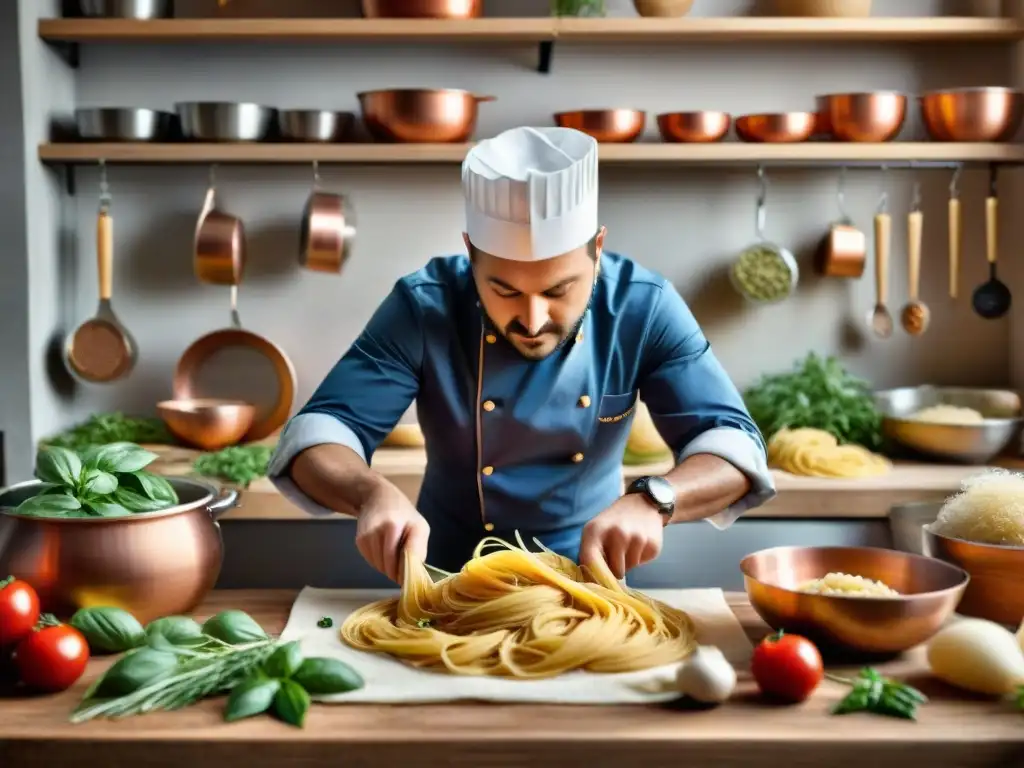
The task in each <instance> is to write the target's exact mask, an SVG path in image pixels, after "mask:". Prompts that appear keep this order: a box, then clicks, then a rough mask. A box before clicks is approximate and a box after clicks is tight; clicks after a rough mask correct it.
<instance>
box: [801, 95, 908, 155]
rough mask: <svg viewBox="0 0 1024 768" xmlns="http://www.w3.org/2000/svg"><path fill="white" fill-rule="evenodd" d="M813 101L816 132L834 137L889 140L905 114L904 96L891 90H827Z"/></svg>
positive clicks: (848, 139)
mask: <svg viewBox="0 0 1024 768" xmlns="http://www.w3.org/2000/svg"><path fill="white" fill-rule="evenodd" d="M817 102H818V114H819V116H823V117H821V118H820V120H819V125H818V131H817V132H824V133H828V134H829V135H830V136H831V137H832V138H834V139H836V140H838V141H865V142H874V143H880V142H883V141H892V140H893V139H894V138H896V136H897V135H898V134H899V132H900V129H901V128H902V127H903V121H904V119H905V118H906V116H907V97H906V96H905V95H904V94H902V93H896V92H895V91H874V92H868V93H830V94H825V95H824V96H819V97H818V99H817ZM822 129H824V130H822Z"/></svg>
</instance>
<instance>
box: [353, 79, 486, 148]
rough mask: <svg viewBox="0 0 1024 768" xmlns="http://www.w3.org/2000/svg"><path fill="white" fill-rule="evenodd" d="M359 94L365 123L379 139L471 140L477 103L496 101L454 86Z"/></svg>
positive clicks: (437, 141)
mask: <svg viewBox="0 0 1024 768" xmlns="http://www.w3.org/2000/svg"><path fill="white" fill-rule="evenodd" d="M358 96H359V105H360V107H362V111H363V123H364V124H365V125H366V129H367V130H368V131H369V132H370V134H371V135H372V136H373V137H374V138H375V139H377V140H378V141H387V142H409V143H427V144H433V143H440V144H448V143H451V144H459V143H462V142H465V141H469V139H470V138H471V137H472V135H473V131H475V130H476V120H477V105H478V104H480V102H482V101H494V100H495V97H494V96H477V95H476V94H473V93H470V92H469V91H460V90H456V89H454V88H437V89H432V88H392V89H390V90H383V91H363V92H362V93H360V94H358Z"/></svg>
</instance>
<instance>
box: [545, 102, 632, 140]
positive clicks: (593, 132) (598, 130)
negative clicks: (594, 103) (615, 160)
mask: <svg viewBox="0 0 1024 768" xmlns="http://www.w3.org/2000/svg"><path fill="white" fill-rule="evenodd" d="M646 122H647V113H645V112H641V111H640V110H638V109H580V110H576V111H574V112H556V113H555V124H556V125H559V126H560V127H562V128H575V129H576V130H577V131H582V132H583V133H586V134H589V135H590V136H593V137H594V138H595V139H597V140H598V141H603V142H608V143H618V144H625V143H628V142H631V141H636V140H637V139H638V138H639V137H640V134H641V133H643V132H644V124H645V123H646Z"/></svg>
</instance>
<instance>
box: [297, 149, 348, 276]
mask: <svg viewBox="0 0 1024 768" xmlns="http://www.w3.org/2000/svg"><path fill="white" fill-rule="evenodd" d="M355 239H356V217H355V210H353V208H352V203H351V202H350V201H349V200H348V199H347V198H346V197H345V196H344V195H336V194H333V193H331V192H323V191H322V190H321V189H320V173H319V165H318V164H317V163H316V162H314V163H313V191H312V192H310V194H309V199H308V200H306V207H305V209H304V210H303V213H302V232H301V234H300V238H299V264H300V265H301V266H303V267H305V268H306V269H311V270H313V271H314V272H333V273H336V274H337V273H340V272H341V270H342V267H344V266H345V262H346V261H347V260H348V257H349V254H350V253H351V252H352V247H353V246H354V245H355Z"/></svg>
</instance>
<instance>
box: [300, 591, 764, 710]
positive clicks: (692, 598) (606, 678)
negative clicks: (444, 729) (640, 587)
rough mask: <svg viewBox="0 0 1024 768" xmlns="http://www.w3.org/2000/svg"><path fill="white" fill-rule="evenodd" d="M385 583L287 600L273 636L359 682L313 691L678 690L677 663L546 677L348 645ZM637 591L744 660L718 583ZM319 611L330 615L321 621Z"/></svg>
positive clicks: (609, 699) (351, 697)
mask: <svg viewBox="0 0 1024 768" xmlns="http://www.w3.org/2000/svg"><path fill="white" fill-rule="evenodd" d="M395 594H396V592H395V591H392V590H333V589H316V588H314V587H306V588H305V589H303V590H302V592H301V593H300V594H299V597H298V599H297V600H296V601H295V604H294V605H293V606H292V610H291V615H290V616H289V617H288V624H287V626H286V627H285V629H284V632H283V633H282V635H281V637H282V639H284V640H299V641H300V642H301V644H302V652H303V655H305V656H307V657H309V656H326V657H329V658H335V659H339V660H341V661H344V662H346V663H347V664H349V665H351V666H352V667H353V668H354V669H356V670H357V671H358V672H359V673H360V674H361V675H362V677H363V679H364V680H365V681H366V685H365V686H364V687H363V688H362V689H360V690H358V691H353V692H351V693H346V694H342V695H337V696H322V697H315V698H316V699H317V700H318V701H324V702H331V703H338V704H344V703H352V704H355V703H375V704H417V703H430V702H448V701H458V700H466V699H471V700H476V701H495V702H534V703H551V704H649V703H652V702H659V701H668V700H670V699H674V698H678V696H679V694H678V693H677V692H673V691H670V690H666V689H665V685H664V684H665V682H666V681H669V680H671V679H672V677H673V675H674V674H675V670H676V668H677V665H670V666H666V667H658V668H655V669H651V670H645V671H641V672H627V673H622V674H596V673H590V672H572V673H569V674H567V675H561V676H560V677H557V678H552V679H548V680H509V679H503V678H493V677H471V676H464V675H451V674H448V673H443V672H433V671H427V670H422V669H415V668H413V667H410V666H408V665H406V664H403V663H402V662H400V661H397V660H395V659H393V658H391V657H389V656H387V655H385V654H379V653H365V652H362V651H357V650H354V649H352V648H349V647H348V646H347V645H345V644H344V643H343V642H342V641H341V639H340V638H339V636H338V632H339V630H340V628H341V625H342V623H343V622H344V621H345V618H346V617H347V616H348V615H349V614H351V613H352V612H353V611H354V610H356V609H357V608H360V607H362V606H363V605H366V604H367V603H369V602H373V601H374V600H379V599H381V598H384V597H391V596H393V595H395ZM645 594H647V595H650V596H651V597H653V598H655V599H657V600H660V601H662V602H664V603H666V604H668V605H671V606H673V607H675V608H678V609H680V610H683V611H686V612H687V613H689V614H690V615H691V616H692V617H693V619H694V621H695V622H696V624H697V627H698V642H699V643H701V644H702V645H714V646H717V647H718V648H719V649H720V650H721V651H722V653H723V654H724V655H725V657H726V658H727V659H728V660H729V661H730V662H731V663H732V664H733V665H734V666H736V667H737V668H742V667H744V666H745V665H746V664H747V663H748V662H749V660H750V654H751V652H752V646H751V644H750V641H749V640H748V639H747V635H746V633H745V632H744V631H743V628H742V627H741V626H740V623H739V621H737V619H736V616H735V615H734V614H733V612H732V611H731V610H730V608H729V606H728V604H727V603H726V601H725V595H724V594H723V593H722V590H720V589H652V590H645ZM323 616H329V617H330V618H331V619H333V620H334V626H333V627H331V628H330V629H321V628H320V627H318V626H317V621H319V620H320V618H321V617H323Z"/></svg>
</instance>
